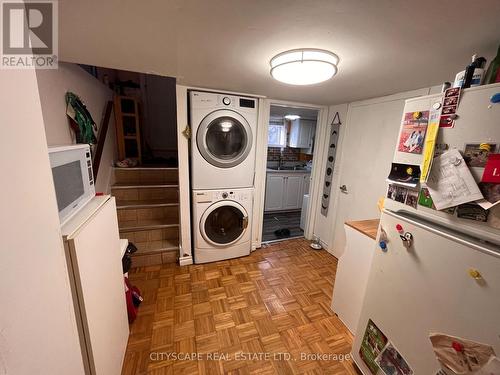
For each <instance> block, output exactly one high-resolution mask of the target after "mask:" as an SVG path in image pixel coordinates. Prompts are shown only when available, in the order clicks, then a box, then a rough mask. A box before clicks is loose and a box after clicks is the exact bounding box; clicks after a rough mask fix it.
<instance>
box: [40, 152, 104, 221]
mask: <svg viewBox="0 0 500 375" xmlns="http://www.w3.org/2000/svg"><path fill="white" fill-rule="evenodd" d="M49 159H50V167H51V168H52V177H53V178H54V187H55V190H56V198H57V208H58V210H59V220H60V222H61V225H62V224H64V223H65V222H66V221H68V220H69V219H70V218H71V217H72V216H73V215H74V214H76V213H77V212H78V211H79V210H80V209H81V208H82V207H83V206H85V204H87V203H88V202H89V201H90V200H91V199H92V198H93V197H94V196H95V187H94V175H93V171H92V159H91V156H90V146H89V145H87V144H78V145H71V146H60V147H49Z"/></svg>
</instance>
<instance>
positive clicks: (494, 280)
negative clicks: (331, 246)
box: [352, 210, 500, 375]
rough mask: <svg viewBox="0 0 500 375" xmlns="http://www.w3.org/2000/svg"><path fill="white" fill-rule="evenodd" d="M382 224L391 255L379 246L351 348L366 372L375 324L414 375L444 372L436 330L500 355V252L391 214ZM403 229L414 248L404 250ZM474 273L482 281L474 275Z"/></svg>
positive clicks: (461, 235)
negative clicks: (363, 349)
mask: <svg viewBox="0 0 500 375" xmlns="http://www.w3.org/2000/svg"><path fill="white" fill-rule="evenodd" d="M380 224H381V228H383V229H384V230H385V231H386V233H387V236H388V242H387V251H386V252H383V251H382V250H381V249H380V248H379V247H378V245H377V248H376V250H375V254H374V256H373V261H372V266H371V271H370V276H369V278H368V286H367V289H366V294H365V298H364V302H363V307H362V309H361V314H360V319H359V323H358V332H357V335H356V337H355V341H354V345H353V349H352V354H353V358H354V360H355V362H356V364H357V365H358V366H359V368H360V369H361V370H362V372H363V374H371V372H370V370H369V369H368V367H367V366H366V365H365V363H364V362H363V360H362V359H361V358H360V355H359V349H360V345H361V342H362V339H363V334H364V332H365V328H366V325H367V322H368V320H369V319H371V320H372V321H373V322H374V323H375V324H376V325H377V326H378V328H379V329H380V330H381V331H382V332H383V333H384V334H385V335H386V336H387V337H388V339H389V340H390V341H391V342H392V343H393V344H394V346H395V347H396V348H397V349H398V350H399V351H400V353H402V355H403V357H404V358H405V359H406V360H407V362H408V364H409V365H410V367H411V368H412V369H413V371H414V374H415V375H431V374H432V375H433V374H435V373H436V371H437V370H438V369H439V368H440V367H439V364H438V362H437V360H436V357H435V355H434V352H433V350H432V346H431V343H430V341H429V333H431V332H433V333H436V332H439V333H444V334H449V335H453V336H459V337H462V338H466V339H469V340H473V341H478V342H482V343H487V344H490V345H491V346H493V348H494V350H495V352H496V353H497V355H500V314H499V312H500V298H499V296H500V271H499V270H500V248H499V247H498V246H493V245H487V244H485V243H481V242H479V241H477V240H476V239H474V238H472V237H466V236H465V235H463V234H460V233H457V232H453V231H451V230H449V229H445V228H443V227H438V226H436V225H434V224H431V223H429V222H425V221H423V220H421V219H418V218H415V217H411V216H408V215H405V216H401V215H398V214H396V213H393V212H390V211H387V210H384V212H383V214H382V217H381V223H380ZM397 224H401V225H402V226H403V229H404V230H405V231H408V232H410V233H412V235H413V239H414V242H413V246H412V247H411V248H410V249H406V248H405V247H404V246H403V244H402V241H401V239H400V237H399V233H398V232H397V230H396V225H397ZM376 243H377V244H378V240H377V241H376ZM471 268H473V269H476V270H478V271H479V273H480V274H481V279H480V280H476V279H474V278H472V277H471V276H470V275H469V269H471ZM379 374H382V372H381V371H379Z"/></svg>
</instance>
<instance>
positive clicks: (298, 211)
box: [262, 104, 319, 243]
mask: <svg viewBox="0 0 500 375" xmlns="http://www.w3.org/2000/svg"><path fill="white" fill-rule="evenodd" d="M318 115H319V110H318V109H314V108H305V107H294V106H289V105H282V104H271V106H270V111H269V124H268V134H267V159H266V176H265V180H266V183H265V195H264V215H263V222H262V242H263V243H270V242H275V241H283V240H287V239H292V238H299V237H303V236H304V230H305V228H306V225H307V223H306V221H307V212H308V206H309V200H310V198H309V197H310V196H309V187H310V181H311V171H312V167H313V162H314V159H313V153H314V149H315V141H316V129H317V123H318Z"/></svg>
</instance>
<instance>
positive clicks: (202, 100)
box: [189, 91, 258, 190]
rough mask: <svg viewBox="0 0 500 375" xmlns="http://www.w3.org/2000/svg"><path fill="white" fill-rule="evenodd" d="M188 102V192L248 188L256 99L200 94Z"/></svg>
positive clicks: (251, 175) (192, 94)
mask: <svg viewBox="0 0 500 375" xmlns="http://www.w3.org/2000/svg"><path fill="white" fill-rule="evenodd" d="M189 98H190V109H191V112H190V115H191V119H190V123H191V126H192V135H191V187H192V189H193V190H207V189H229V188H233V189H234V188H248V187H252V186H253V180H254V174H255V143H256V134H257V104H258V102H257V99H256V98H249V97H240V96H234V95H226V94H218V93H209V92H200V91H191V92H190V93H189Z"/></svg>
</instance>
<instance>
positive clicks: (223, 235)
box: [200, 201, 248, 246]
mask: <svg viewBox="0 0 500 375" xmlns="http://www.w3.org/2000/svg"><path fill="white" fill-rule="evenodd" d="M247 227H248V214H247V212H246V211H245V209H244V208H243V206H241V205H240V204H238V203H236V202H232V201H220V202H217V203H214V204H213V205H211V206H210V207H208V208H207V210H206V211H205V212H204V213H203V216H202V217H201V220H200V231H201V235H202V236H203V238H204V239H205V241H207V242H209V243H210V244H212V245H214V246H227V245H231V244H233V243H235V242H236V241H238V240H239V239H240V238H241V237H242V236H243V234H244V233H245V231H246V229H247Z"/></svg>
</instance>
